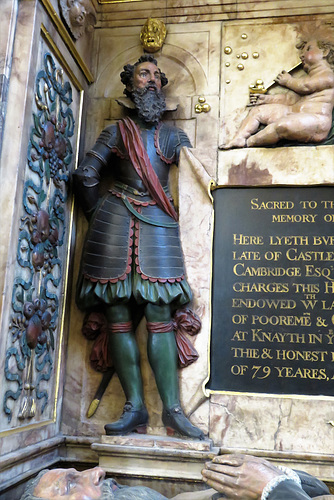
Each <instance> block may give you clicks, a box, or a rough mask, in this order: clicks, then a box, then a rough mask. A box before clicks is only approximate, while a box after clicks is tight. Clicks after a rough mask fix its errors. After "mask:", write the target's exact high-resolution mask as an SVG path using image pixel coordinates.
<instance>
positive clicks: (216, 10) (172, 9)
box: [97, 0, 333, 28]
mask: <svg viewBox="0 0 334 500" xmlns="http://www.w3.org/2000/svg"><path fill="white" fill-rule="evenodd" d="M129 5H130V6H131V11H129ZM97 10H98V24H97V26H98V27H102V28H117V27H122V26H140V25H143V24H144V22H145V20H146V18H147V17H157V18H160V19H162V20H163V21H164V22H165V23H166V24H167V23H168V24H180V23H197V22H207V21H232V20H237V19H260V18H261V19H263V18H267V19H272V18H282V17H286V16H308V15H316V14H331V13H333V2H332V0H318V1H316V0H305V1H304V0H291V1H289V2H286V0H258V1H254V0H253V1H252V0H249V1H247V0H230V1H229V2H225V1H222V0H209V1H204V0H195V1H191V0H166V1H164V0H156V1H154V2H152V1H140V2H131V3H130V2H125V3H124V2H120V3H107V1H106V2H105V3H104V2H103V0H102V1H101V4H98V7H97Z"/></svg>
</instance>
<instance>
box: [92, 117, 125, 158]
mask: <svg viewBox="0 0 334 500" xmlns="http://www.w3.org/2000/svg"><path fill="white" fill-rule="evenodd" d="M96 143H100V144H103V145H104V146H107V147H108V148H109V149H111V151H112V152H113V153H115V154H117V156H120V157H121V158H125V157H126V156H127V153H126V150H125V148H124V144H123V141H122V137H121V134H120V131H119V127H118V126H117V125H116V124H114V125H109V126H108V127H106V128H105V129H104V130H103V131H102V132H101V134H100V135H99V137H98V139H97V141H96Z"/></svg>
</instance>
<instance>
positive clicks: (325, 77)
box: [219, 27, 334, 149]
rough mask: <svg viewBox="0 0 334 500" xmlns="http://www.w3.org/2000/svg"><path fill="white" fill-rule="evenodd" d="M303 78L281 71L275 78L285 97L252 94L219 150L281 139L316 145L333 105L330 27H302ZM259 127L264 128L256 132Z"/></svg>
mask: <svg viewBox="0 0 334 500" xmlns="http://www.w3.org/2000/svg"><path fill="white" fill-rule="evenodd" d="M296 47H297V49H298V50H299V54H300V59H301V62H302V67H303V69H304V71H305V72H306V75H305V76H302V77H300V78H295V77H293V76H292V75H290V74H289V73H288V72H286V71H282V72H281V73H279V74H278V75H277V77H276V78H275V82H277V83H278V84H279V85H280V86H282V87H286V88H287V89H289V90H290V91H292V92H288V93H286V94H275V95H268V94H252V95H251V98H250V99H251V105H252V106H254V107H253V108H252V109H251V110H250V112H249V114H248V116H247V117H246V118H245V119H244V121H243V122H242V124H241V126H240V128H239V130H238V132H237V133H236V135H235V137H234V138H233V139H232V140H231V141H229V142H227V143H226V144H223V145H221V146H220V147H219V148H220V149H231V148H244V147H257V146H268V145H272V144H276V143H277V142H279V141H280V140H281V139H284V140H291V141H298V142H300V143H310V142H316V143H319V142H321V141H323V140H325V139H326V137H327V135H328V133H329V131H330V129H331V126H332V111H333V106H334V72H333V68H334V35H333V30H332V29H331V28H329V27H316V28H314V29H313V30H312V33H310V32H309V31H307V29H306V28H305V29H304V30H303V31H301V32H300V40H299V42H298V44H297V46H296ZM261 125H265V128H264V129H262V130H259V128H260V127H261Z"/></svg>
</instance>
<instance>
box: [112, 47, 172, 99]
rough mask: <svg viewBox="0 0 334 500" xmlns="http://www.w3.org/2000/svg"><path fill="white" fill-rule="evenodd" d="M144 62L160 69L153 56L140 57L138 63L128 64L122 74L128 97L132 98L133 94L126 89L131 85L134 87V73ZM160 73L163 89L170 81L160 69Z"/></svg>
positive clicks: (125, 92)
mask: <svg viewBox="0 0 334 500" xmlns="http://www.w3.org/2000/svg"><path fill="white" fill-rule="evenodd" d="M144 62H150V63H153V64H155V66H157V67H158V61H157V60H156V59H155V58H154V57H153V56H151V55H149V54H144V55H142V56H140V58H139V59H138V61H137V62H136V63H135V64H126V65H125V66H124V71H122V73H121V74H120V77H121V82H122V83H123V84H124V85H125V89H124V91H123V92H124V94H125V95H126V96H127V97H130V96H131V92H130V91H129V90H128V89H127V88H126V87H127V86H129V85H132V83H133V73H134V70H135V67H136V66H138V64H141V63H144ZM159 71H160V76H161V88H162V87H164V86H165V85H167V83H168V79H167V77H166V75H165V73H163V72H162V71H161V70H160V68H159Z"/></svg>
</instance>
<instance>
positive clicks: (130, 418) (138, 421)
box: [104, 401, 148, 436]
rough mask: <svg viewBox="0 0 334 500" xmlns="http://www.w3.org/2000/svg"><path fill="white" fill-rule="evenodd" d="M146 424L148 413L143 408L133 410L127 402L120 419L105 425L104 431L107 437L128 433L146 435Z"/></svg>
mask: <svg viewBox="0 0 334 500" xmlns="http://www.w3.org/2000/svg"><path fill="white" fill-rule="evenodd" d="M147 423H148V413H147V410H146V408H145V406H142V407H141V408H140V409H139V410H135V409H134V408H133V406H132V403H130V402H129V401H127V402H126V403H125V405H124V408H123V413H122V416H121V417H120V419H119V420H117V422H113V423H112V424H107V425H105V426H104V429H105V431H106V434H107V435H108V436H121V435H122V434H128V433H129V432H138V433H139V434H146V426H147Z"/></svg>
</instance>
